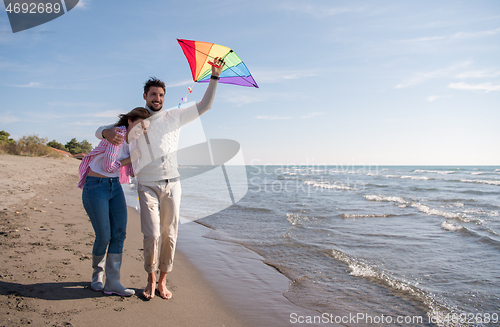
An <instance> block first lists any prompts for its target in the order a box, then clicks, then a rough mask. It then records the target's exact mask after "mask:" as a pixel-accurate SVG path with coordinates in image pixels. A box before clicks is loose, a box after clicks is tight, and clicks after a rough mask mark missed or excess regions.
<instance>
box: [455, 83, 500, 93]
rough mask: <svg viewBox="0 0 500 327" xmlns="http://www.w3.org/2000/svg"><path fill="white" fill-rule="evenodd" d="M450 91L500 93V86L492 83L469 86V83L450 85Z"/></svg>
mask: <svg viewBox="0 0 500 327" xmlns="http://www.w3.org/2000/svg"><path fill="white" fill-rule="evenodd" d="M448 87H449V88H450V89H456V90H466V91H484V92H485V93H488V92H490V91H500V85H494V84H492V83H482V84H467V83H463V82H461V83H450V85H448Z"/></svg>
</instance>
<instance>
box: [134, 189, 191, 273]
mask: <svg viewBox="0 0 500 327" xmlns="http://www.w3.org/2000/svg"><path fill="white" fill-rule="evenodd" d="M137 191H138V193H139V203H140V206H141V231H142V233H143V234H144V269H145V270H146V272H148V273H152V272H156V271H157V270H158V268H160V271H163V272H170V271H172V268H173V264H174V254H175V244H176V242H177V230H178V226H179V207H180V204H181V183H180V181H176V182H169V183H167V182H166V181H158V182H151V183H147V185H144V184H139V185H138V186H137Z"/></svg>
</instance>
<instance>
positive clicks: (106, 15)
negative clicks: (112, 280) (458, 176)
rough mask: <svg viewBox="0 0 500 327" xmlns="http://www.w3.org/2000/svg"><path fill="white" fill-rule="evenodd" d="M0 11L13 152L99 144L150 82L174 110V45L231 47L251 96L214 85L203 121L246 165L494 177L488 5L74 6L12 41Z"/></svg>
mask: <svg viewBox="0 0 500 327" xmlns="http://www.w3.org/2000/svg"><path fill="white" fill-rule="evenodd" d="M0 8H2V10H1V12H0V113H1V116H2V117H1V119H0V130H5V131H7V132H9V133H10V134H11V136H12V137H14V138H15V139H18V138H20V137H22V136H24V135H29V134H37V135H39V136H41V137H46V138H48V139H49V140H53V139H55V140H56V141H58V142H60V143H63V144H65V143H66V142H68V141H69V140H70V139H71V138H73V137H76V138H77V139H78V140H79V141H81V140H83V139H87V140H88V141H90V142H91V143H93V144H94V145H96V144H97V143H98V142H97V140H96V139H95V137H94V132H95V130H96V128H97V127H98V126H100V125H103V124H110V123H113V122H115V121H116V117H117V115H118V114H119V113H124V112H127V111H129V110H131V109H133V108H134V107H136V106H143V105H144V101H143V99H142V87H143V83H144V82H145V81H146V80H147V79H148V78H149V76H156V77H158V78H160V79H162V80H164V81H165V83H166V84H167V88H168V90H167V96H166V99H165V105H164V106H165V107H166V108H170V107H174V106H176V105H177V104H178V103H179V100H180V98H181V97H183V96H184V95H185V94H186V93H187V87H188V86H190V85H191V84H192V81H191V74H190V70H189V66H188V63H187V61H186V59H185V57H184V55H183V53H182V50H181V48H180V47H179V45H178V44H177V41H176V38H184V39H191V40H199V41H206V42H214V43H218V44H222V45H225V46H228V47H230V48H232V49H234V50H235V51H236V53H237V54H238V55H239V56H240V57H241V58H242V59H243V61H244V62H245V63H246V65H247V67H248V68H249V70H250V71H251V72H252V75H253V76H254V78H255V80H256V81H257V83H258V84H259V86H260V88H259V89H255V88H245V87H238V86H234V85H224V84H221V85H219V88H218V91H217V96H216V100H215V103H214V105H213V107H212V109H211V110H210V111H209V112H208V113H207V114H205V115H204V116H203V117H202V118H201V119H202V123H203V127H204V129H205V133H206V136H207V138H226V139H232V140H236V141H238V142H239V143H240V144H241V147H242V151H243V155H244V157H245V160H246V162H247V163H248V164H270V163H274V164H316V165H319V164H339V165H340V164H341V165H500V151H499V144H500V129H499V127H498V126H499V122H500V60H499V58H500V2H499V1H497V0H490V1H481V0H479V1H451V0H446V1H307V2H306V1H258V0H257V1H256V0H252V1H160V0H152V1H141V2H139V1H127V0H124V1H96V0H85V1H82V0H80V4H79V5H78V7H76V8H75V9H73V10H72V11H70V12H68V13H67V14H65V15H63V16H61V17H60V18H58V19H55V20H53V21H51V22H48V23H46V24H44V25H41V26H38V27H35V28H32V29H30V30H26V31H23V32H19V33H15V34H13V33H12V31H11V30H10V25H9V21H8V18H7V14H6V12H5V11H4V10H3V8H4V7H3V6H0ZM205 88H206V84H198V85H195V87H194V91H193V93H192V94H191V95H190V96H189V100H194V101H199V100H200V99H201V97H202V96H203V93H204V91H205Z"/></svg>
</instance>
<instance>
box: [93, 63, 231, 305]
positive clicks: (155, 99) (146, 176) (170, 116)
mask: <svg viewBox="0 0 500 327" xmlns="http://www.w3.org/2000/svg"><path fill="white" fill-rule="evenodd" d="M215 63H216V64H218V65H216V66H212V76H211V79H210V83H209V84H208V87H207V90H206V91H205V95H204V96H203V99H202V100H201V101H200V102H199V103H197V104H196V105H193V106H191V107H189V108H183V109H173V110H170V111H168V112H166V113H165V112H164V110H163V100H164V97H165V92H166V90H165V84H164V83H163V82H162V81H160V80H158V79H155V78H151V79H150V80H149V81H147V82H146V84H145V85H144V94H143V98H144V100H146V109H148V110H149V112H150V113H151V114H152V119H155V115H163V116H162V119H163V120H162V121H161V122H162V130H165V131H166V133H165V135H163V138H162V144H165V145H166V147H167V148H168V152H167V154H166V155H165V156H162V157H161V158H158V159H156V160H154V161H153V162H151V163H149V164H148V165H146V166H145V167H144V168H142V170H140V171H139V172H138V173H137V176H136V178H137V182H138V187H137V190H138V193H139V204H140V207H141V230H142V233H143V234H144V269H145V270H146V272H147V273H148V283H147V286H146V287H145V288H144V290H143V295H144V297H145V298H146V299H152V298H153V297H154V296H155V288H156V275H155V273H156V271H157V270H158V268H159V270H160V277H159V280H158V292H159V293H160V296H161V297H162V298H164V299H170V298H171V297H172V293H171V292H170V291H169V290H168V289H167V286H166V281H167V273H169V272H170V271H171V270H172V267H173V261H174V254H175V244H176V241H177V229H178V224H179V206H180V199H181V185H180V181H179V172H178V171H177V160H176V157H175V152H176V151H177V142H178V135H179V130H180V128H181V127H182V126H183V125H185V124H187V123H189V122H190V121H192V120H194V119H196V118H197V117H199V116H200V115H202V114H204V113H205V112H206V111H207V110H209V109H210V108H211V106H212V103H213V101H214V97H215V92H216V90H217V84H218V80H219V75H220V73H221V72H222V67H223V65H224V62H223V60H222V59H219V58H216V60H215ZM219 66H220V67H219ZM157 117H160V116H157ZM96 136H97V138H99V139H102V138H106V139H107V140H108V141H109V142H111V143H113V144H120V143H121V142H122V141H123V137H121V136H120V135H119V134H117V133H116V130H115V128H114V127H113V126H102V127H100V128H99V129H97V131H96Z"/></svg>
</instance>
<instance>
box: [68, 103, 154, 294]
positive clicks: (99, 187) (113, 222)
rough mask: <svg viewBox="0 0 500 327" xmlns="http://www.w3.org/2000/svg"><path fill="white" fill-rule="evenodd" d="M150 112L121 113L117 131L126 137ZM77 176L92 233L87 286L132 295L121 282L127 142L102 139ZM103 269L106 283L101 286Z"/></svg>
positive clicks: (128, 173)
mask: <svg viewBox="0 0 500 327" xmlns="http://www.w3.org/2000/svg"><path fill="white" fill-rule="evenodd" d="M150 115H151V114H150V113H149V112H148V110H147V109H145V108H141V107H138V108H135V109H133V110H132V111H130V112H129V113H127V114H122V115H120V116H119V117H120V119H119V121H118V122H117V123H116V124H115V126H116V127H118V133H119V134H121V135H122V136H123V137H124V139H125V140H127V139H128V138H127V136H128V134H129V132H130V131H131V130H132V128H133V127H134V126H135V125H137V124H138V123H140V122H142V121H143V120H144V119H146V118H148V117H149V116H150ZM143 126H144V125H143ZM79 175H80V182H79V183H78V187H79V188H83V192H82V200H83V206H84V208H85V211H87V214H88V216H89V218H90V221H91V223H92V227H93V228H94V232H95V241H94V247H93V249H92V268H93V269H94V271H93V273H92V282H91V284H90V287H91V288H92V289H93V290H95V291H101V290H104V293H105V294H118V295H120V296H131V295H133V294H135V292H134V291H133V290H131V289H127V288H125V287H123V286H122V284H121V283H120V267H121V263H122V251H123V242H124V241H125V236H126V230H127V205H126V202H125V196H124V194H123V190H122V187H121V184H120V183H128V182H130V177H129V176H133V171H132V165H130V153H129V149H128V144H127V143H126V142H125V141H124V142H122V144H120V145H118V146H116V145H113V144H111V143H110V142H108V141H107V140H106V139H103V140H102V141H101V142H100V143H99V145H98V146H97V148H95V149H94V150H92V151H91V152H90V153H89V154H87V155H86V156H85V157H84V158H83V160H82V163H81V164H80V168H79ZM106 250H107V257H106V258H105V256H106ZM104 272H106V285H105V286H104V287H103V279H104Z"/></svg>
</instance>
